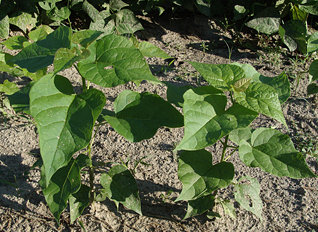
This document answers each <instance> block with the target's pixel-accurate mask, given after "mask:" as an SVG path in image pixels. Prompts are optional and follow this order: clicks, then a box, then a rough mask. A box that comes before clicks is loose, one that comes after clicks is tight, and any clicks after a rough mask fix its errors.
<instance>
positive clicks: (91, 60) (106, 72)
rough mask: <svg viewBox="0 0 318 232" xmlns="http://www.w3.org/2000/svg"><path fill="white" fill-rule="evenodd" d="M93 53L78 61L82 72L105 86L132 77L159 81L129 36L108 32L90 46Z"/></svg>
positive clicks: (136, 79) (127, 80) (137, 79)
mask: <svg viewBox="0 0 318 232" xmlns="http://www.w3.org/2000/svg"><path fill="white" fill-rule="evenodd" d="M88 49H89V51H90V53H91V54H90V56H89V57H88V58H87V59H85V60H82V61H80V62H79V63H78V69H79V72H80V74H81V75H82V76H83V77H84V78H85V79H87V80H89V81H91V82H93V83H95V84H98V85H100V86H103V87H114V86H117V85H121V84H125V83H127V82H129V81H139V80H149V81H155V82H159V81H158V80H157V79H156V78H155V77H154V76H153V75H152V73H151V72H150V69H149V67H148V64H147V63H146V61H145V60H144V58H143V55H142V54H141V52H140V51H139V50H138V49H137V48H135V47H134V45H133V43H132V42H131V41H129V40H128V39H127V38H125V37H122V36H117V35H113V34H111V35H106V36H105V37H103V38H102V39H100V40H98V41H97V42H96V43H93V44H91V45H90V46H89V47H88Z"/></svg>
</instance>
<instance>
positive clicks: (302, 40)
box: [281, 20, 307, 54]
mask: <svg viewBox="0 0 318 232" xmlns="http://www.w3.org/2000/svg"><path fill="white" fill-rule="evenodd" d="M283 29H284V32H285V33H281V34H282V35H284V37H283V42H284V43H285V44H286V42H287V44H286V45H287V46H288V47H289V46H291V45H288V44H290V43H293V42H292V41H294V43H296V44H297V49H298V50H299V51H300V52H302V53H303V54H307V25H306V22H303V21H300V20H289V21H287V22H286V23H285V24H284V25H283ZM286 37H287V38H286Z"/></svg>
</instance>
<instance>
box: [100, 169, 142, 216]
mask: <svg viewBox="0 0 318 232" xmlns="http://www.w3.org/2000/svg"><path fill="white" fill-rule="evenodd" d="M100 182H101V185H102V186H103V189H102V190H101V195H102V197H101V200H103V199H105V198H106V197H107V198H109V199H110V200H112V201H113V202H114V203H115V204H116V206H117V207H118V206H119V203H121V204H123V205H124V206H125V207H127V208H128V209H131V210H133V211H135V212H136V213H138V214H140V215H141V214H142V212H141V202H140V198H139V192H138V187H137V183H136V181H135V178H134V177H133V175H132V174H131V173H130V171H129V170H128V169H127V168H126V167H125V166H123V165H116V166H114V167H112V168H111V169H110V170H109V172H108V173H103V174H102V176H101V178H100Z"/></svg>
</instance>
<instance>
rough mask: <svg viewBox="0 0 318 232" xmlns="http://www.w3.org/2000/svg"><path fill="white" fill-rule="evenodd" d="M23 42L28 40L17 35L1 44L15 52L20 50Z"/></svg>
mask: <svg viewBox="0 0 318 232" xmlns="http://www.w3.org/2000/svg"><path fill="white" fill-rule="evenodd" d="M25 41H28V39H27V38H25V37H24V36H19V35H17V36H13V37H10V38H9V39H7V40H6V41H4V42H2V44H3V45H4V46H6V47H7V48H8V49H10V50H16V49H22V48H23V43H24V42H25Z"/></svg>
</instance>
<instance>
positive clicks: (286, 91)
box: [233, 63, 290, 103]
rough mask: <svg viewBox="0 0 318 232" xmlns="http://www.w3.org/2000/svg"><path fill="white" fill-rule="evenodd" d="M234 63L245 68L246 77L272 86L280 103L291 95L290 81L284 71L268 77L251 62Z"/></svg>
mask: <svg viewBox="0 0 318 232" xmlns="http://www.w3.org/2000/svg"><path fill="white" fill-rule="evenodd" d="M233 64H234V65H237V66H240V67H241V68H242V69H243V70H244V73H245V77H246V78H247V79H251V80H253V81H254V82H255V81H256V82H259V81H260V82H262V83H264V84H267V85H270V86H272V87H273V88H274V89H275V90H276V92H277V94H278V98H279V101H280V103H284V102H285V101H286V100H287V99H288V98H289V97H290V83H289V80H288V77H287V75H286V74H285V73H284V72H283V73H281V74H280V75H278V76H276V77H266V76H263V75H261V74H260V73H259V72H257V71H256V69H255V68H254V67H253V66H252V65H250V64H240V63H233ZM247 87H248V86H247Z"/></svg>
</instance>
